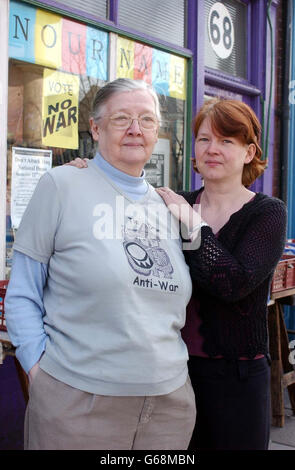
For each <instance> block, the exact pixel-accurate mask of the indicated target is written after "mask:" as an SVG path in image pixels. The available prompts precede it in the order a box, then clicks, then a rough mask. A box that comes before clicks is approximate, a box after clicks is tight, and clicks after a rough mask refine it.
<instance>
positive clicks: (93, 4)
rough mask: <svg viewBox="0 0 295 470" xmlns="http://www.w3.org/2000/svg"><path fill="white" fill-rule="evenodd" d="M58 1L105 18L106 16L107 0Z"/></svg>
mask: <svg viewBox="0 0 295 470" xmlns="http://www.w3.org/2000/svg"><path fill="white" fill-rule="evenodd" d="M59 3H61V4H62V5H64V6H66V7H70V8H76V9H77V10H80V11H83V12H84V13H89V14H90V15H94V16H96V17H100V18H104V19H106V18H107V16H108V0H59Z"/></svg>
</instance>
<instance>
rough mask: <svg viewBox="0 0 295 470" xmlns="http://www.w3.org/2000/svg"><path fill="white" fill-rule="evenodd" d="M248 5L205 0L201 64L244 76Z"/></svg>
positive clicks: (238, 2) (235, 1)
mask: <svg viewBox="0 0 295 470" xmlns="http://www.w3.org/2000/svg"><path fill="white" fill-rule="evenodd" d="M247 14H248V7H247V5H245V4H244V3H243V2H240V1H238V0H226V1H224V2H222V3H221V2H216V1H215V0H205V18H206V33H205V65H206V66H207V67H210V68H212V69H215V70H219V71H221V72H226V73H228V74H231V75H234V76H235V77H241V78H245V79H247V37H248V34H247Z"/></svg>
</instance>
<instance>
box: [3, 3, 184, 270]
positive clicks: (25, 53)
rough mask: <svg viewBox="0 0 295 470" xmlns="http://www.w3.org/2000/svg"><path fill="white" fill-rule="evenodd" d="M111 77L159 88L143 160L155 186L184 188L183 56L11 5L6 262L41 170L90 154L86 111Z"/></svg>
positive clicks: (91, 145) (93, 148)
mask: <svg viewBox="0 0 295 470" xmlns="http://www.w3.org/2000/svg"><path fill="white" fill-rule="evenodd" d="M115 55H116V63H117V73H116V75H117V77H129V78H134V79H143V80H145V81H147V82H149V83H151V84H152V85H153V86H154V88H155V90H156V91H157V93H158V95H159V98H160V103H161V113H162V122H161V128H160V131H159V141H158V143H157V144H156V147H155V150H154V153H153V155H152V158H151V159H150V161H149V162H148V163H147V165H146V167H145V169H146V175H147V179H148V180H149V181H150V183H151V184H153V185H154V186H163V185H167V186H168V185H169V186H170V187H172V188H173V189H175V190H177V189H182V188H183V166H184V134H185V132H184V127H185V107H186V59H184V58H181V57H179V56H175V55H173V54H170V53H168V52H162V51H159V50H157V49H154V48H151V47H150V46H146V45H144V44H141V43H137V42H134V41H129V40H128V39H126V38H123V37H120V36H116V41H113V47H112V49H111V50H110V51H109V36H108V33H106V32H105V31H102V30H100V29H99V28H96V27H94V26H93V25H91V26H90V25H86V24H82V23H79V22H77V21H73V20H71V19H69V18H64V17H62V16H60V15H58V14H55V13H52V12H48V11H45V10H42V9H39V8H36V7H34V6H32V5H28V4H25V3H20V2H16V1H11V2H10V25H9V57H10V58H9V83H8V84H9V87H8V103H9V106H8V142H7V154H8V165H7V168H8V173H7V237H6V238H7V266H8V268H9V266H10V263H11V254H12V250H11V248H12V243H13V239H14V232H15V230H17V228H18V226H19V223H20V220H21V217H22V214H23V212H24V210H25V208H26V206H27V204H28V202H29V200H30V197H31V195H32V193H33V191H34V189H35V186H36V184H37V182H38V180H39V178H40V177H41V175H42V174H43V173H45V172H46V171H47V170H48V169H50V168H51V167H55V166H58V165H62V164H64V163H67V162H68V161H70V160H72V159H74V158H75V157H78V156H80V157H87V158H93V156H94V155H95V152H96V145H95V143H94V142H93V140H92V136H91V134H90V132H89V115H90V111H91V107H92V102H93V98H94V96H95V93H96V92H97V90H98V88H100V87H102V86H104V85H105V84H106V83H107V81H108V80H109V76H108V70H109V62H108V61H109V57H110V60H113V58H114V56H115Z"/></svg>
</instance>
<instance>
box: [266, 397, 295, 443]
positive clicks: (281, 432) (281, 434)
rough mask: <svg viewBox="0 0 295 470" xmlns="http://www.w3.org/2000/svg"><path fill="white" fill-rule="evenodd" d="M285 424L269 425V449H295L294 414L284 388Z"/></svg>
mask: <svg viewBox="0 0 295 470" xmlns="http://www.w3.org/2000/svg"><path fill="white" fill-rule="evenodd" d="M284 401H285V425H284V427H282V428H278V427H275V426H272V427H271V431H270V445H269V450H295V415H293V411H292V408H291V404H290V401H289V395H288V391H287V389H286V390H285V396H284Z"/></svg>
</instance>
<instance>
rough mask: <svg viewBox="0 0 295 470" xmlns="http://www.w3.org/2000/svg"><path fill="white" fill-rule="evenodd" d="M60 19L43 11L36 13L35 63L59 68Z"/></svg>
mask: <svg viewBox="0 0 295 470" xmlns="http://www.w3.org/2000/svg"><path fill="white" fill-rule="evenodd" d="M61 35H62V17H61V16H59V15H55V14H53V13H47V12H45V11H43V10H39V9H37V11H36V24H35V63H36V64H40V65H45V66H48V67H53V68H55V69H59V68H61V45H62V38H61Z"/></svg>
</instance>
